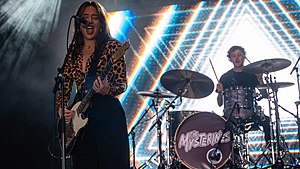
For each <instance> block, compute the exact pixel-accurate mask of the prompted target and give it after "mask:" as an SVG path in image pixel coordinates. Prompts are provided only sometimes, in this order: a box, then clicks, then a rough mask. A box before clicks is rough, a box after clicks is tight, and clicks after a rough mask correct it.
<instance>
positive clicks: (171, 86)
mask: <svg viewBox="0 0 300 169" xmlns="http://www.w3.org/2000/svg"><path fill="white" fill-rule="evenodd" d="M160 83H161V84H162V86H163V87H164V88H166V89H167V90H169V91H170V92H172V93H174V94H176V95H178V96H182V97H187V98H203V97H206V96H208V95H209V94H211V93H212V91H213V89H214V83H213V81H212V80H211V79H210V78H209V77H207V76H206V75H203V74H200V73H198V72H194V71H191V70H180V69H175V70H170V71H167V72H166V73H164V74H163V75H162V76H161V78H160Z"/></svg>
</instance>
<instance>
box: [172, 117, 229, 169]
mask: <svg viewBox="0 0 300 169" xmlns="http://www.w3.org/2000/svg"><path fill="white" fill-rule="evenodd" d="M225 123H226V121H225V119H224V118H222V117H221V116H219V115H217V114H215V113H212V112H198V113H195V114H192V115H190V116H188V117H187V118H185V119H184V120H183V121H182V122H181V123H180V125H179V126H178V128H177V130H176V132H175V137H174V148H175V152H176V155H177V156H178V158H179V159H180V162H181V163H183V164H184V165H185V166H187V167H188V168H192V169H212V168H220V167H221V166H223V165H224V164H225V163H226V162H227V160H228V159H229V157H230V155H231V152H232V143H231V141H232V134H231V132H230V131H228V130H227V131H225V132H224V134H223V130H224V128H225ZM220 138H221V141H220V144H219V140H220Z"/></svg>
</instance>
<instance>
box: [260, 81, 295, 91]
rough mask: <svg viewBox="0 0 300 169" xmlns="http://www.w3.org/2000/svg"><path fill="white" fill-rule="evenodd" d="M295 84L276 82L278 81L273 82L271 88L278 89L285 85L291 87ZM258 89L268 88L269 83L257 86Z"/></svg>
mask: <svg viewBox="0 0 300 169" xmlns="http://www.w3.org/2000/svg"><path fill="white" fill-rule="evenodd" d="M292 85H294V83H291V82H276V83H271V84H269V87H270V88H271V89H278V88H284V87H289V86H292ZM257 88H258V89H267V88H268V84H262V85H258V86H257Z"/></svg>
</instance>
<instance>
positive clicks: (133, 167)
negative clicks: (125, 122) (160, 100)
mask: <svg viewBox="0 0 300 169" xmlns="http://www.w3.org/2000/svg"><path fill="white" fill-rule="evenodd" d="M152 106H155V102H154V100H153V99H152V101H151V105H150V107H149V108H148V109H146V110H145V111H144V113H143V115H142V117H141V118H140V119H139V120H138V121H137V123H136V124H135V125H134V126H133V127H132V128H131V130H130V132H129V133H128V135H131V138H132V154H133V162H132V163H133V166H132V167H130V168H131V169H136V167H135V131H134V130H135V128H136V126H137V125H138V124H139V123H140V122H141V120H142V119H143V118H144V116H145V115H146V114H147V112H148V111H149V110H150V108H151V107H152Z"/></svg>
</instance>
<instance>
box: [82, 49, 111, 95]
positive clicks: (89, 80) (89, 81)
mask: <svg viewBox="0 0 300 169" xmlns="http://www.w3.org/2000/svg"><path fill="white" fill-rule="evenodd" d="M104 46H105V45H103V47H104ZM103 47H102V48H103ZM103 50H104V49H101V50H99V51H101V52H99V51H98V52H97V51H96V52H95V56H94V58H93V60H92V62H91V66H90V69H89V71H88V74H87V75H86V77H85V83H84V90H83V91H84V92H83V94H85V93H86V92H87V91H88V90H89V89H90V88H91V87H92V86H93V82H94V80H95V79H96V72H97V65H98V63H99V61H100V56H101V53H102V52H103ZM110 58H111V55H108V58H107V61H109V59H110Z"/></svg>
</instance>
